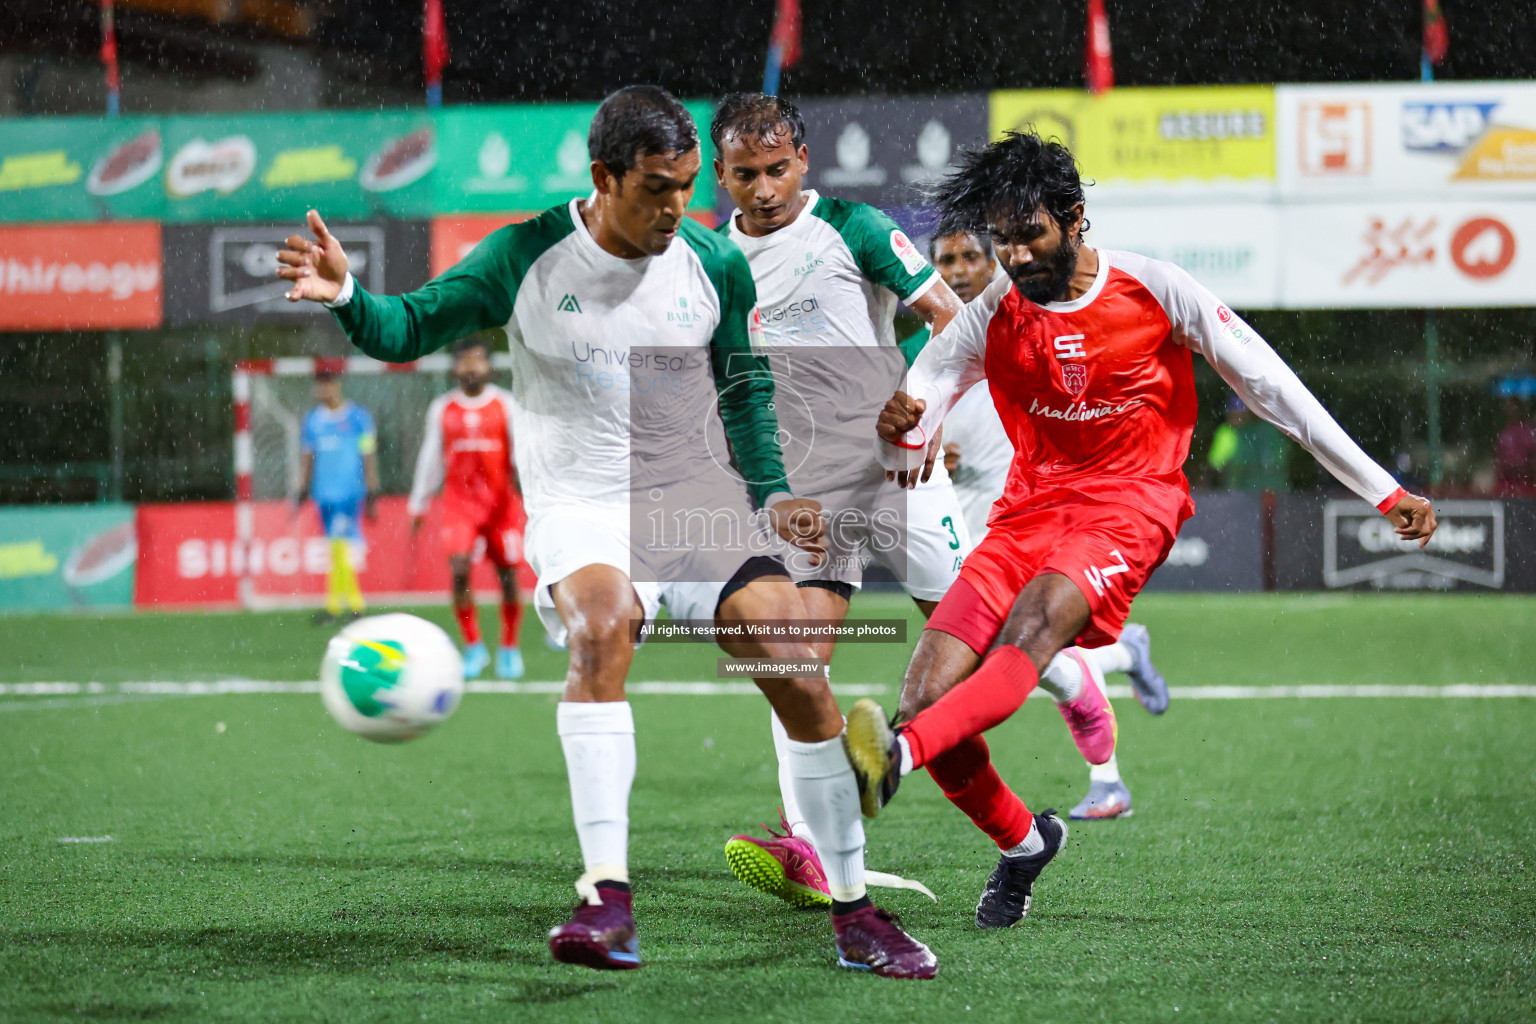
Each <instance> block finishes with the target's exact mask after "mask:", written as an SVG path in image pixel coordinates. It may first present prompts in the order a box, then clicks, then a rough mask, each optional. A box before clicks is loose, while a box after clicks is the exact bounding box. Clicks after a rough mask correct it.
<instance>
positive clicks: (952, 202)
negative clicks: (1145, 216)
mask: <svg viewBox="0 0 1536 1024" xmlns="http://www.w3.org/2000/svg"><path fill="white" fill-rule="evenodd" d="M958 157H959V158H958V163H959V169H958V170H956V171H955V172H954V173H952V174H949V175H947V176H946V177H944V178H943V179H941V180H940V181H939V183H938V184H937V185H935V186H933V187H932V189H931V190H930V191H929V201H930V202H932V203H933V205H934V206H936V207H937V208H938V211H939V216H940V219H941V220H942V221H943V222H944V223H952V224H955V225H957V227H959V228H968V229H969V230H973V231H976V232H977V233H978V234H980V235H981V236H982V237H988V236H990V234H991V227H992V225H994V224H996V223H998V222H999V221H1002V220H1006V219H1008V218H1010V217H1017V216H1021V215H1022V216H1028V215H1029V214H1032V213H1034V212H1035V210H1037V209H1039V208H1040V207H1042V206H1043V207H1045V210H1046V212H1047V213H1049V214H1050V215H1051V216H1052V217H1054V218H1055V219H1056V223H1057V224H1060V225H1061V226H1062V228H1063V229H1065V228H1066V226H1067V224H1068V223H1070V222H1071V220H1072V207H1074V206H1076V205H1077V204H1078V203H1081V202H1082V201H1083V181H1082V176H1081V175H1080V174H1079V173H1078V169H1077V161H1076V160H1074V159H1073V158H1072V153H1071V151H1070V150H1068V149H1067V147H1066V146H1064V145H1062V144H1061V142H1059V141H1058V140H1056V139H1049V140H1047V139H1042V138H1041V137H1040V134H1039V133H1038V132H1036V131H1035V130H1034V128H1033V127H1030V128H1028V129H1027V130H1026V131H1022V132H1005V133H1004V135H1003V137H1002V138H1001V139H998V140H997V141H996V142H994V143H992V144H991V145H988V146H984V147H981V148H979V149H977V148H971V149H964V150H962V151H961V152H960V153H959V154H958ZM1082 230H1083V231H1087V230H1088V219H1087V218H1086V217H1085V218H1083V225H1082Z"/></svg>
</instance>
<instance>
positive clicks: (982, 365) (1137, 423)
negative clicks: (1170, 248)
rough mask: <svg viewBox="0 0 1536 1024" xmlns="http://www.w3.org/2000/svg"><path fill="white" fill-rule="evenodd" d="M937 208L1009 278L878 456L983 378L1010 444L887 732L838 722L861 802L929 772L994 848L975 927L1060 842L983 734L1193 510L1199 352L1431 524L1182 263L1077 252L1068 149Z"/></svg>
mask: <svg viewBox="0 0 1536 1024" xmlns="http://www.w3.org/2000/svg"><path fill="white" fill-rule="evenodd" d="M935 198H936V201H937V205H938V206H939V208H940V210H939V212H940V213H941V214H942V215H943V216H945V217H946V218H948V219H952V220H954V221H955V222H959V223H965V224H970V225H973V226H974V227H975V228H977V229H978V230H981V231H988V232H990V234H991V237H992V240H993V244H994V245H995V247H996V250H997V255H998V257H999V259H1000V260H1001V262H1002V265H1003V269H1004V270H1005V271H1007V274H1008V279H1006V280H1002V279H1000V280H998V281H995V282H993V283H992V284H991V285H990V286H988V287H987V289H986V290H985V291H984V292H983V293H982V295H981V297H980V298H978V299H976V300H975V301H973V302H971V303H970V304H969V305H967V306H966V307H965V309H964V310H963V311H962V312H961V313H960V315H959V316H957V317H955V319H954V320H952V321H951V322H950V324H949V325H948V326H947V327H946V328H945V329H944V331H943V332H942V333H940V334H939V335H938V336H937V337H936V338H934V339H933V341H931V342H930V343H929V344H928V346H927V347H926V348H925V349H924V350H923V353H922V354H921V355H920V356H919V357H918V359H917V361H916V362H915V363H914V364H913V366H912V370H911V373H910V375H909V377H908V391H907V392H897V393H896V395H895V396H894V397H893V398H892V399H891V400H890V402H889V403H887V405H886V407H885V410H884V411H883V412H882V413H881V416H880V420H879V424H878V427H877V429H878V432H879V435H880V440H879V446H880V450H881V454H882V459H883V460H884V461H885V465H886V467H887V469H888V470H891V471H892V472H893V473H894V474H895V475H896V476H897V477H898V478H900V479H903V480H909V479H911V478H913V477H915V476H916V475H917V472H916V471H920V470H921V468H922V465H923V463H924V461H925V459H932V458H933V457H934V454H935V452H934V449H935V448H936V446H937V444H938V443H939V440H940V436H939V427H940V424H941V423H942V422H943V419H944V416H945V414H946V413H947V412H948V411H949V409H950V408H951V407H952V406H953V405H954V403H955V402H956V401H957V400H958V399H959V398H960V396H961V395H962V394H964V393H965V391H966V390H967V389H968V388H970V387H971V386H972V385H974V384H977V383H979V382H980V381H982V380H986V381H987V382H988V383H989V384H990V386H991V391H992V397H993V400H994V402H995V403H996V406H997V411H998V414H999V415H1000V417H1001V418H1002V421H1003V425H1004V426H1005V428H1006V429H1007V431H1008V434H1009V437H1010V439H1011V440H1012V441H1013V445H1014V448H1015V450H1016V452H1017V455H1016V457H1015V459H1014V462H1013V465H1012V468H1011V469H1010V471H1009V477H1008V484H1007V487H1006V488H1005V489H1004V492H1003V497H1002V499H1001V500H999V502H998V503H997V504H996V505H995V506H994V508H993V511H992V513H991V516H990V517H989V519H988V528H989V532H988V534H987V536H986V538H985V539H984V540H983V541H982V542H981V543H980V544H979V545H977V547H976V548H975V549H974V550H973V551H972V552H971V554H970V555H969V556H968V557H967V558H966V560H965V564H964V567H963V568H962V569H961V572H960V579H959V580H958V581H956V583H955V584H954V586H952V587H951V588H950V589H949V592H948V593H947V594H945V596H944V599H943V600H942V601H941V602H940V603H939V606H938V608H937V609H935V611H934V613H933V616H932V617H931V618H930V619H929V620H928V624H927V628H926V629H925V630H924V631H923V634H922V637H921V639H920V640H919V641H918V645H917V648H916V650H915V651H914V652H913V655H912V661H911V664H910V666H909V667H908V669H907V675H906V680H905V684H904V686H903V689H902V695H901V719H903V720H904V721H903V722H902V724H900V725H899V726H897V727H896V729H895V730H894V731H893V729H892V728H891V725H890V723H889V722H888V720H887V718H886V715H885V712H884V710H883V709H881V708H880V706H879V705H877V704H875V703H874V702H873V701H869V700H862V701H859V702H858V704H856V705H855V706H854V707H853V708H852V710H851V711H850V712H849V715H848V733H847V737H848V746H849V754H850V757H851V758H852V760H853V762H854V767H855V770H856V771H857V772H858V774H859V779H860V783H861V786H862V794H861V795H862V797H863V802H864V812H865V813H866V814H868V815H874V814H876V813H877V812H878V811H879V809H880V807H881V806H882V805H883V804H884V803H885V802H886V801H887V800H889V799H890V797H891V796H892V795H893V794H894V792H895V790H896V786H897V784H898V783H899V781H900V779H901V776H902V775H903V774H905V773H907V772H909V771H911V770H913V769H914V768H920V767H926V768H927V769H928V771H929V773H930V774H932V775H933V777H934V780H935V781H936V782H938V784H939V787H940V788H941V789H942V790H943V791H944V793H945V795H947V796H948V797H949V799H950V800H951V801H952V802H953V803H954V804H955V805H956V806H958V807H959V808H960V809H961V810H963V811H965V812H966V814H968V815H969V816H970V817H971V819H972V820H973V821H974V822H975V823H976V824H977V826H978V827H980V828H981V829H982V830H983V831H985V832H986V833H987V834H988V835H989V836H991V837H992V839H993V840H994V841H995V842H996V843H997V844H998V846H999V847H1000V848H1001V849H1002V851H1003V856H1002V858H1001V861H1000V862H999V864H998V866H997V868H996V870H994V871H993V872H992V876H991V877H990V878H989V879H988V880H987V884H986V887H985V888H984V890H983V892H982V896H981V901H980V903H979V904H978V905H977V908H976V923H977V925H978V926H980V927H983V928H986V927H1006V926H1010V925H1013V924H1015V923H1017V922H1018V921H1019V920H1021V919H1022V918H1023V917H1024V915H1025V914H1026V913H1027V912H1028V910H1029V904H1030V898H1031V890H1032V886H1033V883H1034V881H1035V879H1036V878H1037V877H1038V876H1039V874H1040V872H1041V870H1042V869H1043V868H1044V867H1045V865H1046V864H1047V863H1048V862H1049V861H1050V860H1051V858H1052V857H1054V856H1055V855H1056V852H1057V851H1058V850H1060V849H1061V846H1062V844H1063V843H1064V842H1065V840H1066V832H1067V830H1066V825H1065V824H1064V823H1063V822H1061V821H1060V819H1058V818H1056V817H1055V816H1054V815H1053V814H1052V812H1050V811H1046V812H1045V813H1043V814H1040V815H1038V816H1036V815H1032V814H1031V813H1030V812H1029V810H1028V809H1027V808H1026V807H1025V806H1024V802H1023V801H1022V800H1020V799H1019V798H1018V797H1017V796H1016V795H1015V794H1014V793H1013V792H1012V791H1011V790H1009V788H1008V787H1007V786H1006V785H1005V784H1004V783H1003V781H1002V779H1001V778H1000V777H999V776H998V774H997V771H996V769H995V768H993V766H992V764H991V760H990V757H989V754H988V750H987V745H986V742H985V741H984V740H983V739H982V738H981V734H982V733H983V732H985V731H986V730H988V729H990V728H992V727H993V726H995V725H997V724H998V723H1000V722H1002V721H1003V720H1005V719H1006V718H1008V717H1009V716H1010V715H1012V714H1013V712H1014V711H1016V710H1017V709H1018V707H1019V705H1020V704H1022V703H1023V702H1024V699H1025V697H1027V696H1028V695H1029V692H1030V691H1031V690H1032V689H1034V687H1035V685H1036V683H1037V682H1038V679H1039V672H1040V670H1041V669H1042V668H1043V667H1044V666H1045V665H1046V664H1047V663H1049V662H1050V660H1051V658H1052V657H1054V656H1055V654H1056V653H1057V652H1058V651H1060V650H1061V649H1062V648H1063V647H1066V646H1068V645H1070V644H1072V643H1073V642H1074V641H1075V642H1076V643H1078V644H1080V645H1082V646H1084V647H1096V646H1100V645H1103V644H1106V643H1109V642H1111V641H1113V640H1114V639H1115V638H1116V637H1118V636H1119V634H1120V630H1121V627H1122V626H1123V625H1124V623H1125V619H1126V615H1127V614H1128V613H1129V611H1130V604H1131V599H1132V598H1133V597H1135V595H1136V593H1137V591H1139V590H1140V589H1141V587H1142V585H1143V584H1144V583H1145V582H1146V580H1147V578H1148V577H1149V576H1150V575H1151V574H1152V571H1153V570H1154V569H1156V568H1157V567H1158V566H1159V565H1160V564H1162V561H1163V559H1164V558H1166V557H1167V555H1168V551H1169V549H1170V548H1171V547H1172V545H1173V540H1174V537H1175V535H1176V534H1177V533H1178V530H1179V527H1180V525H1181V524H1182V523H1183V522H1184V520H1186V519H1187V518H1189V516H1190V515H1191V514H1193V512H1194V503H1193V501H1191V500H1190V496H1189V484H1188V482H1187V481H1186V480H1185V478H1184V472H1183V468H1182V467H1183V464H1184V461H1185V459H1186V457H1187V456H1188V454H1189V441H1190V435H1191V434H1192V433H1193V430H1194V424H1195V414H1196V396H1195V385H1194V377H1193V367H1192V358H1191V353H1192V352H1199V353H1200V354H1201V355H1202V356H1204V357H1205V358H1206V360H1207V361H1208V362H1209V363H1210V364H1211V366H1212V367H1214V368H1215V369H1216V371H1217V372H1218V373H1220V374H1221V376H1222V378H1223V379H1224V380H1225V381H1226V382H1227V383H1228V384H1229V385H1231V386H1232V388H1233V389H1234V390H1235V391H1236V392H1237V393H1238V395H1239V396H1241V397H1242V399H1243V401H1244V402H1245V403H1246V404H1247V405H1248V407H1249V408H1250V409H1252V410H1253V411H1254V412H1255V413H1257V414H1258V415H1259V416H1260V417H1262V418H1263V419H1265V420H1267V421H1269V422H1270V423H1273V424H1274V425H1275V426H1277V427H1279V428H1280V429H1281V430H1282V431H1284V432H1285V433H1286V434H1287V435H1289V436H1290V437H1291V438H1292V439H1294V440H1295V441H1297V442H1298V443H1299V444H1301V445H1302V446H1304V447H1305V448H1306V449H1307V450H1308V451H1310V452H1311V453H1312V454H1313V455H1314V456H1315V457H1316V458H1317V460H1318V461H1319V462H1321V463H1322V464H1323V465H1324V466H1325V467H1326V468H1327V469H1328V470H1329V472H1331V473H1332V474H1333V475H1334V476H1335V477H1337V478H1338V479H1339V480H1340V481H1341V482H1343V483H1344V484H1345V485H1347V486H1348V487H1349V488H1350V489H1351V490H1352V491H1354V492H1355V493H1356V494H1358V495H1360V497H1362V498H1364V499H1366V500H1367V501H1369V502H1370V503H1371V504H1373V505H1375V506H1376V508H1377V509H1378V510H1380V511H1381V513H1382V514H1383V515H1385V516H1387V517H1388V518H1389V519H1390V520H1391V521H1392V522H1393V523H1394V524H1395V526H1396V527H1397V535H1398V536H1399V537H1402V538H1404V539H1411V540H1417V541H1419V542H1420V543H1421V544H1423V543H1426V542H1427V541H1428V539H1429V537H1430V535H1431V534H1432V533H1433V532H1434V530H1435V515H1434V511H1433V510H1432V509H1431V507H1430V503H1429V502H1428V501H1426V500H1425V499H1424V498H1420V497H1415V496H1413V495H1410V494H1408V493H1407V492H1406V491H1404V490H1403V488H1402V487H1400V486H1398V484H1397V482H1396V481H1395V480H1394V479H1393V478H1392V477H1391V475H1390V474H1388V473H1387V472H1386V470H1384V469H1382V468H1381V467H1380V466H1378V465H1377V464H1376V463H1375V462H1373V461H1372V460H1371V459H1370V457H1369V456H1367V455H1366V454H1365V453H1364V452H1363V451H1361V450H1360V447H1359V446H1358V445H1356V444H1355V442H1354V441H1352V440H1351V439H1350V438H1349V436H1348V435H1347V434H1346V433H1345V432H1344V431H1343V429H1342V428H1340V427H1339V425H1338V424H1337V423H1336V422H1334V420H1333V418H1332V417H1331V416H1330V415H1329V414H1328V412H1327V410H1325V409H1324V408H1323V407H1322V405H1321V404H1320V403H1319V402H1318V401H1317V399H1316V398H1314V397H1313V396H1312V394H1311V393H1310V392H1309V391H1308V390H1307V389H1306V386H1305V385H1303V384H1302V383H1301V381H1300V380H1299V379H1297V377H1296V375H1295V374H1294V373H1292V372H1291V370H1290V368H1289V367H1287V366H1286V365H1285V363H1284V362H1283V361H1282V360H1281V359H1280V357H1279V356H1277V355H1276V354H1275V352H1274V350H1272V349H1271V348H1270V347H1269V345H1268V344H1266V343H1265V341H1264V339H1263V338H1261V337H1259V335H1258V334H1257V333H1256V332H1255V331H1254V330H1253V328H1252V327H1250V326H1248V324H1246V323H1244V322H1243V321H1242V319H1240V318H1239V317H1238V316H1237V315H1236V314H1234V313H1233V312H1232V311H1231V310H1230V309H1228V308H1227V307H1226V306H1224V305H1222V304H1221V303H1220V302H1219V301H1218V300H1217V299H1216V297H1215V296H1214V295H1212V294H1211V293H1210V292H1209V291H1207V290H1206V289H1205V288H1203V287H1202V286H1201V285H1199V284H1198V283H1196V282H1195V280H1194V279H1193V278H1192V277H1190V276H1189V275H1188V274H1187V273H1185V272H1184V271H1183V270H1181V269H1179V268H1178V267H1176V266H1174V265H1173V264H1170V263H1164V262H1161V261H1158V260H1152V259H1148V258H1146V257H1144V256H1138V255H1136V254H1134V253H1128V252H1111V251H1109V250H1095V249H1093V248H1090V247H1089V246H1087V245H1084V244H1083V239H1082V234H1083V232H1084V231H1085V230H1086V229H1087V227H1088V222H1087V221H1086V220H1085V219H1084V217H1083V190H1082V184H1081V181H1080V180H1079V176H1078V171H1077V165H1076V163H1075V162H1074V161H1073V159H1072V154H1071V153H1069V152H1068V151H1067V149H1066V148H1065V147H1064V146H1062V145H1060V144H1059V143H1056V142H1046V141H1044V140H1042V139H1041V138H1040V137H1039V136H1038V135H1036V134H1034V133H1028V134H1019V133H1013V132H1010V133H1008V134H1007V135H1006V136H1005V137H1004V138H1003V139H1001V140H1000V141H998V142H995V143H993V144H992V145H990V146H987V147H986V148H984V149H981V150H977V151H973V152H970V153H968V154H966V155H965V157H964V158H963V159H962V161H961V166H960V168H959V170H957V171H956V172H955V173H954V174H952V175H950V176H949V177H948V178H946V179H945V181H944V183H943V184H942V185H941V186H940V188H939V189H938V191H937V194H936V197H935Z"/></svg>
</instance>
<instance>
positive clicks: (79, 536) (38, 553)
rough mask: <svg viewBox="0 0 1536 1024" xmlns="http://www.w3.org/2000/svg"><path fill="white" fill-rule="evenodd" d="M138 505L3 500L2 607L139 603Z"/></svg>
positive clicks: (0, 544) (35, 608) (0, 542)
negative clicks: (11, 503)
mask: <svg viewBox="0 0 1536 1024" xmlns="http://www.w3.org/2000/svg"><path fill="white" fill-rule="evenodd" d="M137 559H138V539H137V534H136V532H135V529H134V514H133V506H132V505H62V506H60V505H53V506H48V505H36V506H22V507H11V508H0V611H47V610H50V609H58V608H80V607H86V606H99V605H129V604H132V603H133V569H134V562H135V561H136V560H137Z"/></svg>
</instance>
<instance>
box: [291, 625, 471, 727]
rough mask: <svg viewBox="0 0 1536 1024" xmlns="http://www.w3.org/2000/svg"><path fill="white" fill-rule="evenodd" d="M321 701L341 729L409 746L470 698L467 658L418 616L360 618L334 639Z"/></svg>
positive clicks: (322, 669) (324, 668) (324, 667)
mask: <svg viewBox="0 0 1536 1024" xmlns="http://www.w3.org/2000/svg"><path fill="white" fill-rule="evenodd" d="M320 695H321V696H322V697H323V698H325V709H326V710H327V711H329V712H330V713H331V717H332V718H334V719H336V721H338V722H340V723H341V725H342V727H343V728H345V729H348V730H350V731H352V732H355V733H357V734H358V735H359V736H362V737H365V738H367V739H370V740H375V741H377V742H379V743H403V742H404V741H406V740H413V739H415V738H416V737H418V736H421V735H423V734H425V733H426V732H428V731H429V730H431V728H432V727H433V726H435V725H436V724H437V723H439V722H441V721H442V720H443V719H445V718H447V717H448V716H449V715H451V714H453V709H454V708H456V707H458V706H459V698H460V697H462V696H464V659H463V658H462V657H460V655H459V650H458V648H457V647H455V646H454V645H453V641H452V640H450V639H449V638H448V634H447V633H445V632H443V631H442V630H441V629H439V628H438V627H437V626H434V625H433V624H432V623H430V622H428V621H427V620H426V619H418V618H417V617H416V616H414V615H402V614H395V615H374V616H370V617H369V618H366V619H358V620H357V621H356V622H354V623H352V624H351V625H349V626H347V627H346V628H345V629H343V630H342V631H341V632H340V633H337V634H336V636H335V637H333V638H332V639H331V642H330V644H329V645H327V646H326V648H325V658H324V660H323V661H321V662H320Z"/></svg>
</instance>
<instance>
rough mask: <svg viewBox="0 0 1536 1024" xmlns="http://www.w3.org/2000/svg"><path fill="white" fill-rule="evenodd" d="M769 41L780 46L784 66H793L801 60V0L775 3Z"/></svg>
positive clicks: (780, 0) (783, 0) (785, 0)
mask: <svg viewBox="0 0 1536 1024" xmlns="http://www.w3.org/2000/svg"><path fill="white" fill-rule="evenodd" d="M769 43H770V45H773V46H777V47H778V48H779V53H780V61H781V66H782V67H786V68H792V67H794V66H795V65H796V64H798V63H799V62H800V0H778V2H777V3H776V4H775V6H774V12H773V35H772V36H771V37H769Z"/></svg>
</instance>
